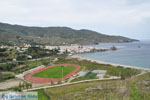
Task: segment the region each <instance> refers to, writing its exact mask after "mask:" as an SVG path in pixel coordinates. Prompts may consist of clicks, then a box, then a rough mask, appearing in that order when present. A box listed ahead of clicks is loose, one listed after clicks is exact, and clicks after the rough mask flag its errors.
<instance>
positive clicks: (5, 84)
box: [0, 79, 21, 89]
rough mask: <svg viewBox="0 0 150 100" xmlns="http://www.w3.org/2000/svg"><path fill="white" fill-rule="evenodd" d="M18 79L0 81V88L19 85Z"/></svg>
mask: <svg viewBox="0 0 150 100" xmlns="http://www.w3.org/2000/svg"><path fill="white" fill-rule="evenodd" d="M19 82H21V80H20V79H10V80H7V81H4V82H0V89H8V88H12V87H15V86H18V85H19Z"/></svg>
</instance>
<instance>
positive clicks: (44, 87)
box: [23, 77, 121, 92]
mask: <svg viewBox="0 0 150 100" xmlns="http://www.w3.org/2000/svg"><path fill="white" fill-rule="evenodd" d="M117 79H121V78H120V77H116V78H105V79H91V80H83V81H78V82H72V83H64V84H59V85H52V86H43V87H39V88H32V89H28V90H23V91H24V92H26V91H33V90H39V89H46V88H54V87H60V86H66V85H73V84H78V83H84V82H92V81H104V80H117Z"/></svg>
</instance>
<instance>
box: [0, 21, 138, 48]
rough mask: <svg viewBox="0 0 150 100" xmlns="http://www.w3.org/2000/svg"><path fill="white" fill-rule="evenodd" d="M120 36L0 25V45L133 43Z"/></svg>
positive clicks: (64, 29)
mask: <svg viewBox="0 0 150 100" xmlns="http://www.w3.org/2000/svg"><path fill="white" fill-rule="evenodd" d="M133 41H137V40H135V39H130V38H126V37H122V36H109V35H104V34H101V33H98V32H95V31H91V30H86V29H82V30H75V29H72V28H68V27H27V26H21V25H11V24H6V23H0V42H1V43H17V44H20V43H30V44H50V45H62V44H95V43H102V42H133Z"/></svg>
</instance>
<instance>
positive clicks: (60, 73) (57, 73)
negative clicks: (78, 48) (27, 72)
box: [32, 65, 76, 78]
mask: <svg viewBox="0 0 150 100" xmlns="http://www.w3.org/2000/svg"><path fill="white" fill-rule="evenodd" d="M75 69H76V67H74V66H63V65H62V66H61V65H60V66H54V67H51V68H48V69H46V70H43V71H41V72H39V73H36V74H34V75H32V76H33V77H40V78H62V77H64V76H66V75H68V74H69V73H70V72H72V71H73V70H75Z"/></svg>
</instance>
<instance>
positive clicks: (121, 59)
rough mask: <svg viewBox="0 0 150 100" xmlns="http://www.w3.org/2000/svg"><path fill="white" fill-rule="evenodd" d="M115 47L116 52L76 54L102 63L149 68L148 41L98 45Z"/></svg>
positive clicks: (149, 52) (149, 44)
mask: <svg viewBox="0 0 150 100" xmlns="http://www.w3.org/2000/svg"><path fill="white" fill-rule="evenodd" d="M113 45H114V46H116V47H117V48H118V50H116V51H104V52H95V53H84V54H78V55H79V56H82V57H85V58H89V59H93V60H97V61H104V62H109V63H113V64H121V65H128V66H134V67H141V68H150V41H140V42H132V43H101V44H99V45H92V46H102V47H106V48H110V47H112V46H113Z"/></svg>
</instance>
